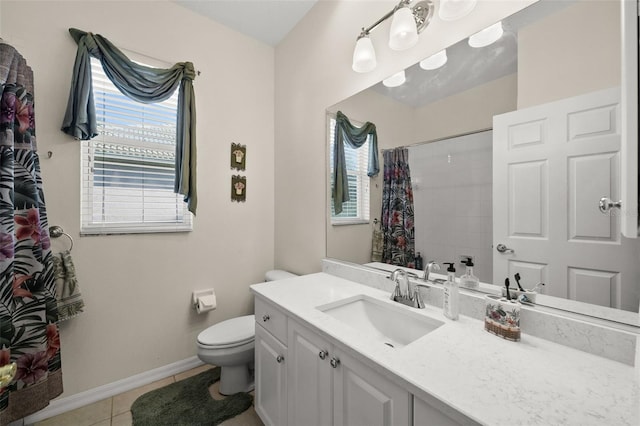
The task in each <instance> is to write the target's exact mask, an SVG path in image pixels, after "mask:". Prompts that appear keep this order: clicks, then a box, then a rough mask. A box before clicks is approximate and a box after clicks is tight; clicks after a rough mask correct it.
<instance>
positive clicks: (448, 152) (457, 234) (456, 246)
mask: <svg viewBox="0 0 640 426" xmlns="http://www.w3.org/2000/svg"><path fill="white" fill-rule="evenodd" d="M491 144H492V138H491V132H482V133H478V134H474V135H467V136H461V137H457V138H451V139H446V140H442V141H437V142H432V143H427V144H422V145H418V146H413V147H410V148H409V166H410V168H411V180H412V184H413V194H414V209H415V232H416V251H420V252H421V254H422V257H423V258H424V259H425V261H428V260H436V261H437V262H439V263H442V262H452V261H455V262H458V261H459V257H460V256H461V255H470V256H474V258H475V267H474V272H475V274H476V275H477V276H478V277H479V278H480V280H481V281H484V282H491V281H492V280H493V277H492V275H493V260H492V247H491V245H492V239H493V224H492V217H493V212H492V204H491V199H492V194H491V191H492V177H493V176H492V168H491V164H492V152H491ZM456 269H457V275H458V276H460V275H462V274H463V273H464V265H461V264H459V263H458V264H457V265H456Z"/></svg>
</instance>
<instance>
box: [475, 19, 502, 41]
mask: <svg viewBox="0 0 640 426" xmlns="http://www.w3.org/2000/svg"><path fill="white" fill-rule="evenodd" d="M503 33H504V30H503V29H502V21H500V22H497V23H495V24H493V25H491V26H490V27H487V28H485V29H484V30H482V31H479V32H477V33H475V34H474V35H472V36H471V37H469V46H471V47H485V46H489V45H490V44H491V43H495V42H496V41H498V39H499V38H500V37H502V34H503Z"/></svg>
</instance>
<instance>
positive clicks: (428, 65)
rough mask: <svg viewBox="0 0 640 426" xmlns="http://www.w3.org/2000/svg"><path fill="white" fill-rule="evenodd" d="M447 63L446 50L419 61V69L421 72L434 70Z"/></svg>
mask: <svg viewBox="0 0 640 426" xmlns="http://www.w3.org/2000/svg"><path fill="white" fill-rule="evenodd" d="M446 63H447V49H443V50H441V51H439V52H438V53H434V54H433V55H431V56H429V57H428V58H426V59H423V60H421V61H420V68H422V69H423V70H435V69H438V68H440V67H441V66H443V65H444V64H446Z"/></svg>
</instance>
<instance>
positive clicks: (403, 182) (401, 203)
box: [382, 148, 415, 268]
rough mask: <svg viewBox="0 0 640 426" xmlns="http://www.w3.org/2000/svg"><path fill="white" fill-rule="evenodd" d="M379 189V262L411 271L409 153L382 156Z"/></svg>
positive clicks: (398, 151) (412, 239)
mask: <svg viewBox="0 0 640 426" xmlns="http://www.w3.org/2000/svg"><path fill="white" fill-rule="evenodd" d="M383 156H384V182H383V188H382V232H383V234H384V247H383V251H382V261H383V262H384V263H390V264H392V265H398V266H406V267H409V268H413V267H414V262H415V255H414V250H415V248H414V242H415V237H414V228H413V190H412V189H411V173H410V172H409V150H408V149H407V148H396V149H390V150H387V151H384V152H383Z"/></svg>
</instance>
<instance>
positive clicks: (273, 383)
mask: <svg viewBox="0 0 640 426" xmlns="http://www.w3.org/2000/svg"><path fill="white" fill-rule="evenodd" d="M255 345H256V349H255V358H256V370H255V381H256V396H255V408H256V413H258V416H260V419H261V420H262V421H263V422H264V424H265V425H267V426H284V425H286V424H287V369H286V359H287V356H288V355H287V348H286V346H284V345H283V344H282V343H280V342H279V341H278V340H276V338H275V337H273V336H272V335H271V334H269V333H268V332H267V331H266V330H265V329H264V328H262V327H261V326H260V325H256V340H255Z"/></svg>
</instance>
